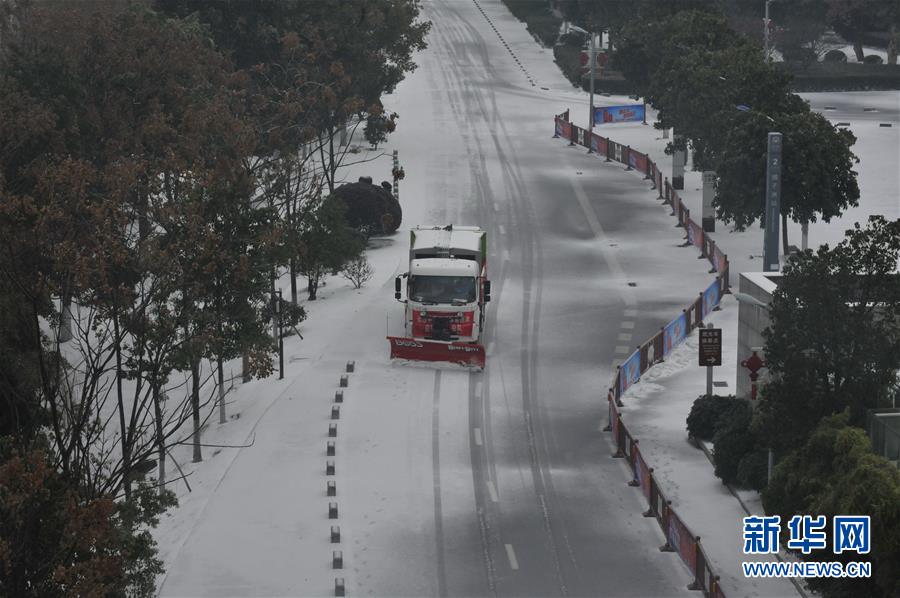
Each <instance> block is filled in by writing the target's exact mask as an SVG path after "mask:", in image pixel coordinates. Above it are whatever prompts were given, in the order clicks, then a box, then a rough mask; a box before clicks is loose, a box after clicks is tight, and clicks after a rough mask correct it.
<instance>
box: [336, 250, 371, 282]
mask: <svg viewBox="0 0 900 598" xmlns="http://www.w3.org/2000/svg"><path fill="white" fill-rule="evenodd" d="M341 274H342V275H343V277H344V278H346V279H347V280H349V281H350V282H351V283H353V288H354V289H358V288H360V287H361V286H363V284H365V283H366V281H368V280H371V278H372V276H373V275H374V274H375V272H374V270H372V266H370V265H369V260H368V259H367V258H366V254H365V252H362V253H360V254H359V255H358V256H356V257H355V258H353V259H352V260H350V261H348V262H347V263H346V264H345V265H344V268H343V269H342V270H341Z"/></svg>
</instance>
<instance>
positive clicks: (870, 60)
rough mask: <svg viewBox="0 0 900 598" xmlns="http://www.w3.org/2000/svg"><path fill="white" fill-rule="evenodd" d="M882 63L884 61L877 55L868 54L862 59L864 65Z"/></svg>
mask: <svg viewBox="0 0 900 598" xmlns="http://www.w3.org/2000/svg"><path fill="white" fill-rule="evenodd" d="M883 62H884V59H883V58H882V57H881V56H879V55H877V54H869V55H868V56H866V57H865V58H863V63H865V64H881V63H883Z"/></svg>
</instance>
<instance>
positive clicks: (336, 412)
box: [331, 405, 341, 419]
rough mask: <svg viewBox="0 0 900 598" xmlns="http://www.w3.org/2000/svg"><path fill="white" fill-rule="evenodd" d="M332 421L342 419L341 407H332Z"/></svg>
mask: <svg viewBox="0 0 900 598" xmlns="http://www.w3.org/2000/svg"><path fill="white" fill-rule="evenodd" d="M331 419H341V408H340V406H339V405H332V406H331Z"/></svg>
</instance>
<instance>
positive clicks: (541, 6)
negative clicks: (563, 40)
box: [503, 0, 562, 46]
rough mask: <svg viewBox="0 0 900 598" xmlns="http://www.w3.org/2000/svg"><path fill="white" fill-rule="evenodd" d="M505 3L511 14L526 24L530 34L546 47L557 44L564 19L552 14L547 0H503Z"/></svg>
mask: <svg viewBox="0 0 900 598" xmlns="http://www.w3.org/2000/svg"><path fill="white" fill-rule="evenodd" d="M503 3H504V4H505V5H506V8H508V9H509V12H511V13H512V14H513V15H514V16H515V17H516V18H517V19H519V20H520V21H522V22H524V23H525V27H526V29H528V33H530V34H531V35H533V36H534V37H536V38H538V39H539V40H540V41H541V42H542V43H543V44H544V45H545V46H552V45H553V44H554V42H556V38H557V36H558V35H559V27H560V25H562V19H560V18H559V17H557V16H554V15H553V13H551V12H550V6H549V4H548V3H547V2H546V0H503Z"/></svg>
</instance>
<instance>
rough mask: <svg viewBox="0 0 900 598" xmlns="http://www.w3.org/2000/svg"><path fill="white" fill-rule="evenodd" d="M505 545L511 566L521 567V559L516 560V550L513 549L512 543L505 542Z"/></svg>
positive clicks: (513, 567) (515, 568)
mask: <svg viewBox="0 0 900 598" xmlns="http://www.w3.org/2000/svg"><path fill="white" fill-rule="evenodd" d="M504 546H506V556H507V558H509V568H510V569H513V570H517V569H518V568H519V561H518V560H516V551H515V550H513V547H512V544H504Z"/></svg>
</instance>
